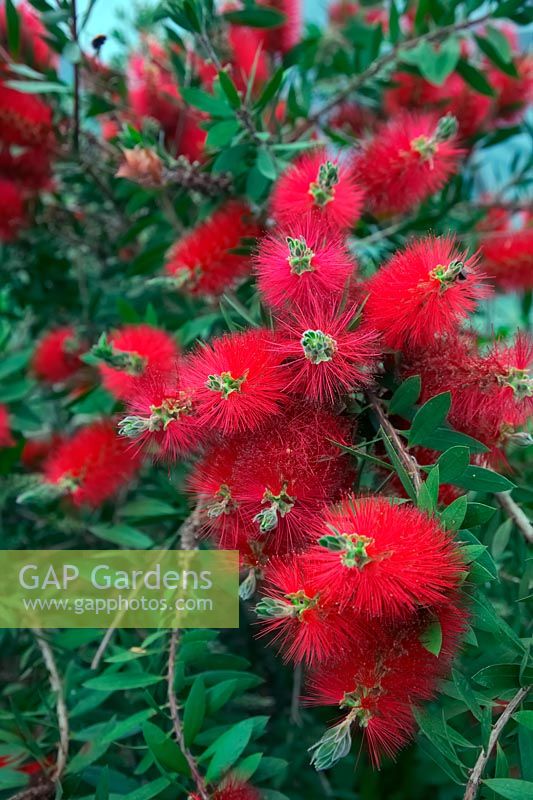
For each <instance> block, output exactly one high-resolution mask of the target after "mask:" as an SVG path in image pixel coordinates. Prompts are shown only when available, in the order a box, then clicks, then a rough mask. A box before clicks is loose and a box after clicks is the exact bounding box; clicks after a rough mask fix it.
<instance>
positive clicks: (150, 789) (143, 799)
mask: <svg viewBox="0 0 533 800" xmlns="http://www.w3.org/2000/svg"><path fill="white" fill-rule="evenodd" d="M169 785H170V781H169V780H168V778H157V779H156V780H155V781H151V783H147V784H146V785H145V786H141V788H140V789H137V791H135V792H128V794H127V800H152V798H153V797H157V795H158V794H161V792H162V791H164V789H166V788H167V786H169ZM125 797H126V796H125Z"/></svg>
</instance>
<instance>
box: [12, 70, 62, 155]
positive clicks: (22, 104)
mask: <svg viewBox="0 0 533 800" xmlns="http://www.w3.org/2000/svg"><path fill="white" fill-rule="evenodd" d="M0 128H1V130H2V143H3V144H4V145H18V146H20V147H28V146H29V147H40V148H42V147H43V146H48V145H49V143H50V138H51V135H52V109H51V108H50V106H48V105H47V104H46V103H45V102H44V101H43V100H41V99H40V97H38V96H37V95H35V94H28V93H24V92H17V91H16V90H15V89H10V88H8V87H7V86H6V85H5V83H3V82H2V81H0Z"/></svg>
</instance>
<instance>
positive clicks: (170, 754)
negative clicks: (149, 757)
mask: <svg viewBox="0 0 533 800" xmlns="http://www.w3.org/2000/svg"><path fill="white" fill-rule="evenodd" d="M143 735H144V738H145V741H146V744H147V745H148V747H149V748H150V751H151V753H152V754H153V756H154V758H155V759H156V761H157V762H158V763H159V764H160V765H161V766H162V767H163V768H164V769H166V770H169V771H170V772H178V773H181V774H182V775H188V774H189V773H190V770H189V765H188V764H187V761H186V759H185V756H184V755H183V753H182V752H181V750H180V748H179V747H178V745H177V744H176V742H175V741H174V740H173V739H172V738H171V735H170V734H167V733H165V731H163V730H162V729H161V728H159V727H158V726H157V725H154V724H153V723H152V722H145V723H144V725H143Z"/></svg>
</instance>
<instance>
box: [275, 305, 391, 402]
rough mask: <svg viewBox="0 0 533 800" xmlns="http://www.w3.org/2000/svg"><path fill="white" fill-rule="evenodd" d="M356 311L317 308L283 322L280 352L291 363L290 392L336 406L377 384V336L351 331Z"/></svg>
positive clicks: (358, 329) (362, 329)
mask: <svg viewBox="0 0 533 800" xmlns="http://www.w3.org/2000/svg"><path fill="white" fill-rule="evenodd" d="M355 317H356V309H355V308H348V309H347V310H345V311H339V308H338V305H335V304H332V303H330V304H328V305H325V304H323V305H315V306H314V308H310V309H307V310H305V309H303V310H298V311H296V312H295V313H294V315H293V317H292V318H291V319H289V320H287V321H286V320H281V321H280V333H279V336H278V339H277V341H276V348H277V350H278V352H279V353H280V354H281V356H282V357H283V358H285V359H287V360H288V363H287V365H286V369H287V372H288V378H287V381H286V385H287V390H288V391H290V392H293V393H297V394H301V395H304V396H305V397H307V398H309V399H310V400H312V401H317V402H319V403H334V402H335V400H336V399H337V398H338V397H339V396H340V395H342V394H346V393H347V392H349V391H351V390H353V389H355V388H357V387H361V386H365V385H368V384H369V383H370V382H371V380H372V369H373V367H374V364H375V361H376V356H377V341H376V335H375V333H374V332H373V331H371V330H369V329H368V327H366V326H361V327H359V328H357V329H356V330H352V329H351V325H352V324H353V321H354V319H355Z"/></svg>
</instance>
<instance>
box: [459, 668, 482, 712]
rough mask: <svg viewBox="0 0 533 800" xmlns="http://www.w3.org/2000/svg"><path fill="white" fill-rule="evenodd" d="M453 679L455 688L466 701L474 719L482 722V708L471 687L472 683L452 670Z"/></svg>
mask: <svg viewBox="0 0 533 800" xmlns="http://www.w3.org/2000/svg"><path fill="white" fill-rule="evenodd" d="M452 677H453V682H454V684H455V688H456V689H457V691H458V692H459V694H460V695H461V697H462V698H463V700H464V701H465V703H466V705H467V706H468V708H469V709H470V711H471V712H472V714H473V715H474V717H475V718H476V719H477V720H480V719H481V716H482V712H481V706H480V705H479V703H478V701H477V698H476V693H475V692H474V690H473V689H472V687H471V686H470V683H469V682H468V680H467V679H466V678H465V676H464V675H463V674H462V673H460V672H459V671H458V670H456V669H453V670H452Z"/></svg>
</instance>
